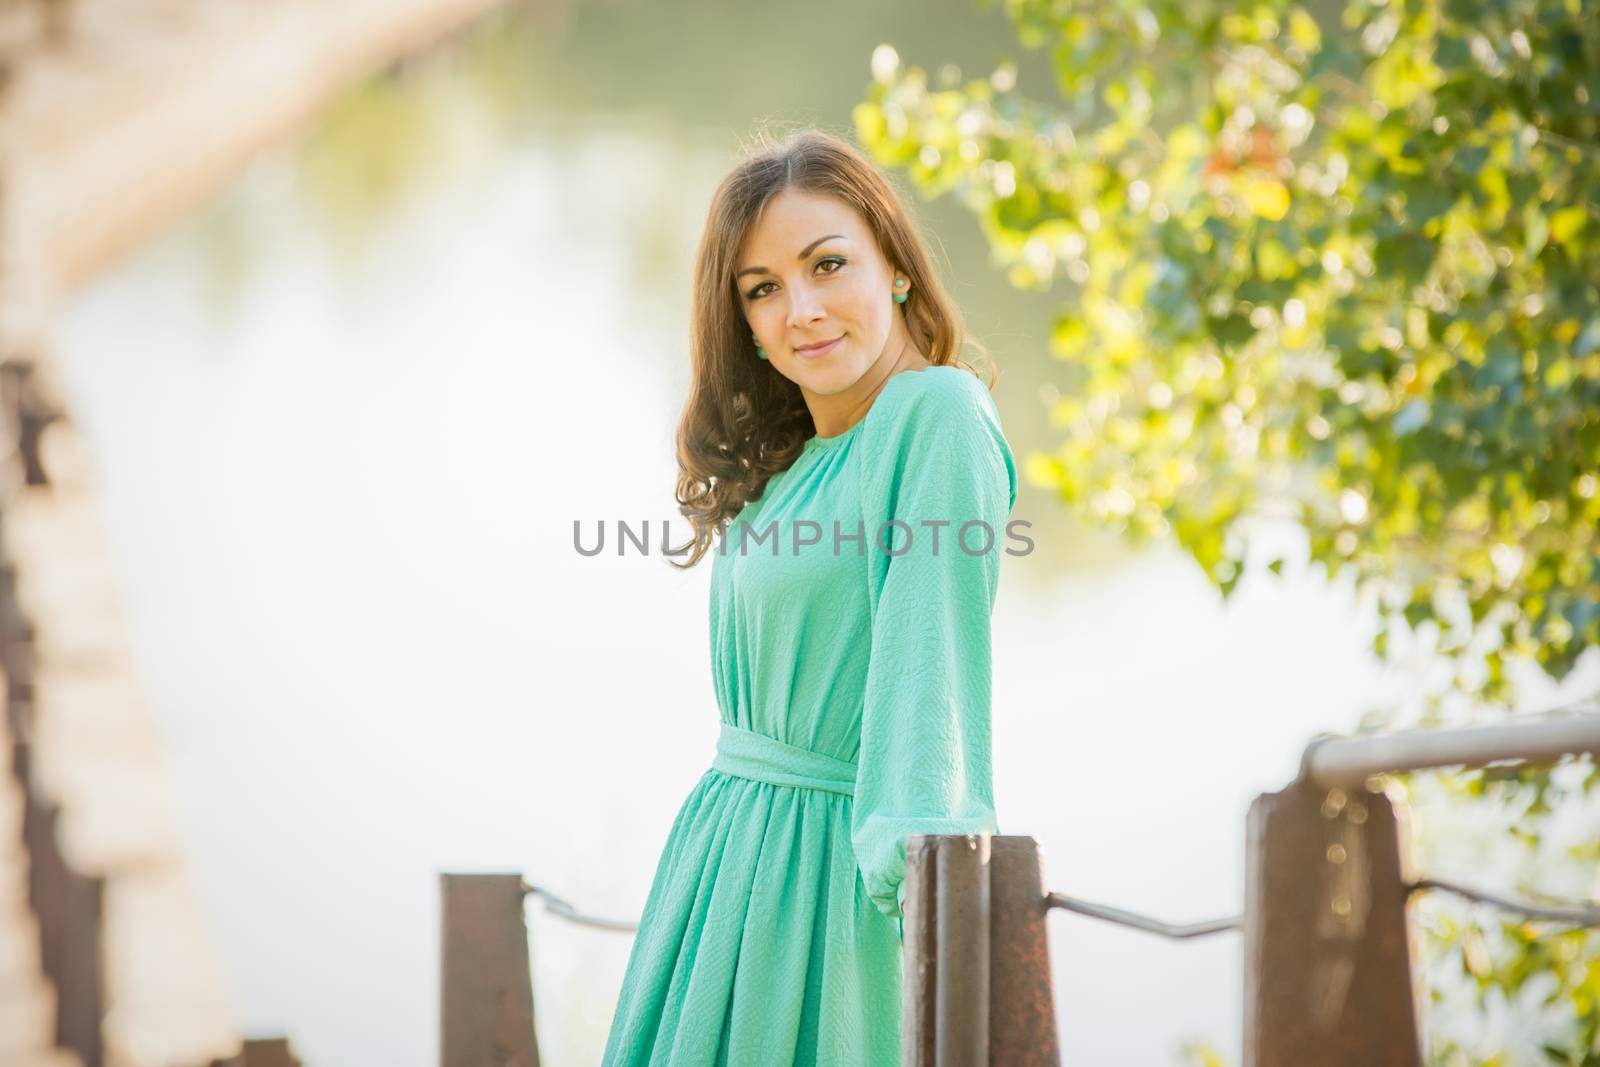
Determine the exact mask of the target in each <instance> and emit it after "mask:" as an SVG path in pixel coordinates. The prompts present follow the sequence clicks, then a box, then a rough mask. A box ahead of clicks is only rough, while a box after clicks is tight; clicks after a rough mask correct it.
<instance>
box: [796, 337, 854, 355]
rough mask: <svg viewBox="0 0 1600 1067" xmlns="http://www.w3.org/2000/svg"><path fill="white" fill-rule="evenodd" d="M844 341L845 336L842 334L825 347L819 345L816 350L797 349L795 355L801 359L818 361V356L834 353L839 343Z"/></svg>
mask: <svg viewBox="0 0 1600 1067" xmlns="http://www.w3.org/2000/svg"><path fill="white" fill-rule="evenodd" d="M843 340H844V334H842V333H841V334H840V335H839V336H838V337H835V338H834V339H833V340H831V341H829V342H828V343H827V344H825V345H818V346H817V347H816V348H797V349H795V350H794V354H795V355H797V356H799V357H800V358H801V359H816V358H817V357H818V356H825V355H827V354H828V353H829V352H832V351H833V350H834V349H835V348H837V347H838V346H839V342H840V341H843Z"/></svg>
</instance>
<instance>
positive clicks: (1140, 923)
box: [522, 878, 1600, 941]
mask: <svg viewBox="0 0 1600 1067" xmlns="http://www.w3.org/2000/svg"><path fill="white" fill-rule="evenodd" d="M522 885H523V893H524V895H526V896H536V897H541V898H543V900H544V906H545V910H546V911H548V912H550V913H551V914H552V915H555V916H557V917H559V918H562V919H565V920H566V921H568V922H570V923H575V924H577V925H579V926H592V927H595V928H596V929H599V930H610V931H613V932H620V933H633V932H636V931H637V930H638V929H639V924H638V923H637V922H627V921H626V920H623V919H602V918H599V917H597V916H593V915H585V914H584V913H582V912H580V911H578V909H577V908H575V907H573V906H572V904H571V903H569V902H568V901H566V900H564V899H562V898H561V897H558V896H556V895H555V894H554V893H552V892H550V891H549V890H547V889H544V888H542V887H540V886H536V885H531V884H529V883H527V882H524V883H523V884H522ZM1427 890H1435V891H1438V892H1442V893H1449V894H1451V895H1452V896H1458V897H1461V898H1463V899H1465V900H1470V901H1473V902H1474V903H1478V904H1488V905H1490V906H1492V907H1496V908H1499V909H1500V910H1501V911H1507V912H1514V913H1516V914H1518V915H1521V916H1523V917H1524V918H1527V919H1534V920H1540V921H1544V922H1554V923H1563V924H1568V925H1573V926H1600V908H1591V907H1586V906H1583V905H1577V904H1561V905H1545V904H1532V903H1529V902H1527V901H1518V900H1512V899H1511V898H1509V897H1503V896H1499V895H1497V894H1494V893H1490V892H1488V891H1486V890H1482V889H1474V888H1472V887H1471V886H1464V885H1461V884H1460V883H1457V882H1450V881H1446V880H1445V879H1443V878H1419V879H1417V880H1416V881H1415V882H1411V883H1408V884H1407V885H1406V893H1407V895H1408V896H1409V895H1412V894H1415V893H1419V892H1424V891H1427ZM1044 905H1045V908H1046V909H1047V910H1048V909H1052V908H1059V909H1060V910H1062V911H1070V912H1072V913H1073V914H1075V915H1083V916H1086V917H1087V918H1090V919H1099V920H1100V921H1102V922H1108V923H1112V924H1114V925H1116V926H1126V927H1128V928H1129V929H1132V930H1142V931H1144V932H1145V933H1148V934H1155V935H1157V936H1158V937H1165V938H1167V939H1169V940H1172V941H1187V940H1190V939H1193V938H1197V937H1208V936H1210V935H1211V934H1225V933H1231V932H1235V931H1237V930H1239V929H1241V927H1242V926H1243V923H1244V918H1243V916H1239V915H1232V916H1229V917H1227V918H1222V919H1205V920H1202V921H1200V922H1192V923H1169V922H1164V921H1163V920H1161V919H1153V918H1151V917H1150V916H1148V915H1140V914H1139V913H1138V912H1133V911H1126V910H1124V909H1122V908H1115V907H1112V906H1111V905H1109V904H1096V903H1094V902H1093V901H1088V900H1082V899H1079V898H1077V897H1069V896H1067V895H1066V894H1065V893H1047V894H1045V897H1044Z"/></svg>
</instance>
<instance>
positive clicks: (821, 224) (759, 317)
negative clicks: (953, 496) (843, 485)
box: [734, 188, 910, 395]
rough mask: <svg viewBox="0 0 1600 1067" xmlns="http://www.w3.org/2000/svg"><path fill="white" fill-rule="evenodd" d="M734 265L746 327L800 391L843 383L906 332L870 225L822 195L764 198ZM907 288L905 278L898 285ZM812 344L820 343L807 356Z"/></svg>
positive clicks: (837, 388)
mask: <svg viewBox="0 0 1600 1067" xmlns="http://www.w3.org/2000/svg"><path fill="white" fill-rule="evenodd" d="M734 272H735V273H734V287H735V289H736V290H737V293H738V300H739V306H740V307H742V308H743V309H744V314H745V319H746V320H747V321H748V322H749V323H750V329H751V332H753V333H754V334H755V336H756V339H757V341H758V342H759V343H760V345H761V347H762V348H763V349H764V350H765V351H766V353H767V358H768V359H769V360H770V361H771V362H772V365H773V366H774V367H775V368H777V370H778V373H779V374H782V375H783V376H784V377H785V378H788V379H789V380H790V381H792V382H794V383H795V384H796V385H798V386H800V387H801V389H802V390H804V391H806V392H809V393H814V394H819V395H831V394H835V393H840V392H842V391H844V390H846V389H848V388H849V387H850V386H852V385H854V384H855V383H856V382H857V381H858V380H860V379H861V376H862V375H863V374H864V373H865V372H866V371H867V369H868V368H869V367H871V366H872V365H873V364H874V363H875V362H876V361H877V360H878V359H879V358H880V357H882V356H883V355H884V353H885V352H886V351H888V350H889V349H890V342H891V341H895V342H896V343H897V344H898V343H899V342H902V341H904V340H905V339H906V337H907V336H908V335H907V331H906V328H905V323H904V321H903V320H902V318H901V317H900V316H899V315H897V314H895V304H894V293H895V292H896V290H895V288H894V282H895V277H896V275H895V274H894V273H893V271H892V270H891V268H890V266H889V264H888V263H887V262H886V261H885V260H884V258H883V254H882V253H881V252H879V251H878V243H877V241H876V240H874V239H873V236H872V231H871V230H869V229H868V228H867V225H866V223H865V221H863V220H862V218H861V217H860V216H859V215H857V214H856V212H855V209H854V208H852V207H850V206H849V205H848V204H845V203H843V202H842V201H839V200H836V199H834V198H833V197H831V196H819V195H817V194H814V193H806V192H801V191H800V190H797V189H792V188H791V189H785V190H783V191H782V192H780V193H779V194H778V195H776V196H774V197H773V198H772V199H771V200H769V201H767V206H766V208H765V210H763V211H762V213H761V217H760V218H758V219H757V220H756V223H755V225H754V226H752V227H751V229H750V232H749V233H748V234H747V235H746V236H745V242H744V246H743V247H742V248H741V249H740V254H739V256H738V259H737V260H736V261H735V264H734ZM902 277H903V275H902ZM909 290H910V282H909V279H908V281H907V284H906V285H905V286H903V287H902V288H901V289H900V290H898V291H899V292H908V291H909ZM817 342H823V343H824V347H823V348H822V349H820V350H817V351H815V352H814V353H811V354H808V353H807V351H806V346H812V345H815V344H816V343H817ZM828 342H837V343H834V344H832V345H831V347H829V346H828V344H827V343H828ZM752 358H754V357H752Z"/></svg>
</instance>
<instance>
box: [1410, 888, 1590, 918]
mask: <svg viewBox="0 0 1600 1067" xmlns="http://www.w3.org/2000/svg"><path fill="white" fill-rule="evenodd" d="M1428 889H1436V890H1438V891H1440V892H1443V893H1450V894H1452V895H1453V896H1458V897H1463V898H1465V899H1466V900H1470V901H1473V902H1474V903H1477V904H1489V905H1491V906H1493V907H1496V908H1499V909H1500V910H1501V911H1511V912H1518V913H1520V914H1521V915H1523V916H1525V917H1527V918H1529V919H1541V920H1544V921H1546V922H1554V923H1563V924H1568V925H1572V926H1600V908H1590V907H1583V906H1579V905H1573V904H1561V905H1543V904H1528V903H1525V902H1522V901H1516V900H1512V899H1510V898H1508V897H1502V896H1498V895H1496V894H1494V893H1489V892H1486V891H1485V890H1482V889H1473V888H1472V887H1471V886H1464V885H1459V884H1457V883H1455V882H1447V881H1445V880H1444V879H1443V878H1419V879H1417V880H1416V881H1415V882H1412V883H1410V884H1409V885H1407V886H1406V890H1407V892H1408V893H1417V892H1421V891H1423V890H1428Z"/></svg>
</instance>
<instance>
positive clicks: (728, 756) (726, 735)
mask: <svg viewBox="0 0 1600 1067" xmlns="http://www.w3.org/2000/svg"><path fill="white" fill-rule="evenodd" d="M711 769H712V770H714V771H721V772H723V773H724V774H733V775H737V776H738V777H740V778H749V779H752V780H754V781H757V782H766V783H768V784H770V785H786V786H792V787H794V788H796V789H821V790H825V791H827V792H829V793H842V794H844V795H845V796H847V797H853V796H855V795H856V765H855V764H854V763H849V762H847V761H845V760H841V759H834V758H833V757H832V756H824V755H823V754H822V753H820V752H813V751H811V750H810V749H809V748H798V747H796V746H794V745H787V744H784V743H783V742H782V741H779V740H778V739H777V738H773V737H768V736H767V735H766V734H758V733H756V732H755V731H753V730H746V729H744V728H743V727H739V726H734V725H733V724H732V723H729V722H726V721H724V722H723V724H722V734H721V736H720V737H718V738H717V758H716V759H714V760H712V761H711Z"/></svg>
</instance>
